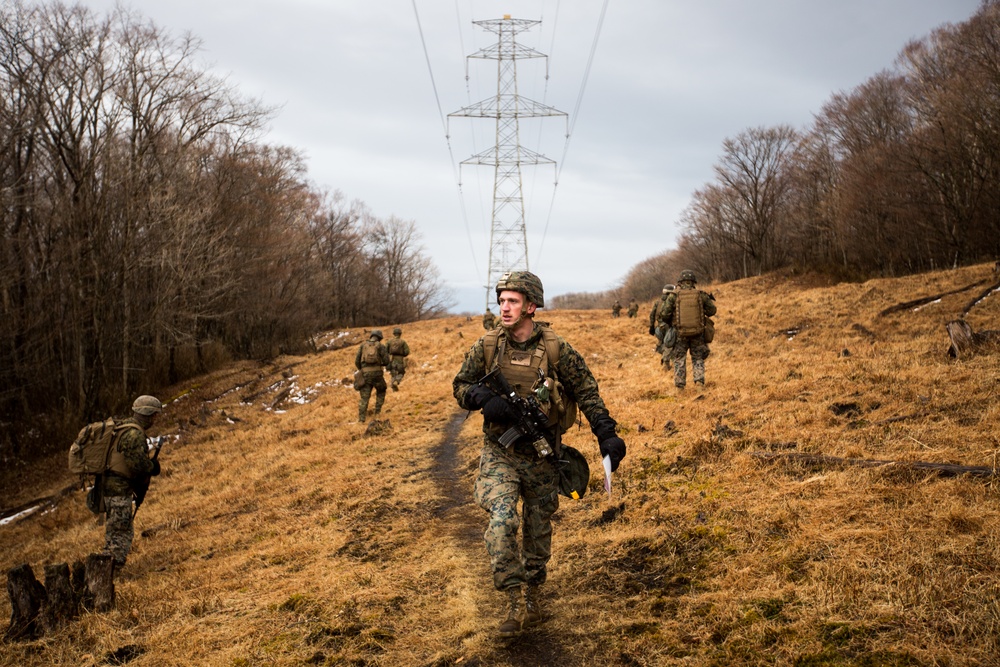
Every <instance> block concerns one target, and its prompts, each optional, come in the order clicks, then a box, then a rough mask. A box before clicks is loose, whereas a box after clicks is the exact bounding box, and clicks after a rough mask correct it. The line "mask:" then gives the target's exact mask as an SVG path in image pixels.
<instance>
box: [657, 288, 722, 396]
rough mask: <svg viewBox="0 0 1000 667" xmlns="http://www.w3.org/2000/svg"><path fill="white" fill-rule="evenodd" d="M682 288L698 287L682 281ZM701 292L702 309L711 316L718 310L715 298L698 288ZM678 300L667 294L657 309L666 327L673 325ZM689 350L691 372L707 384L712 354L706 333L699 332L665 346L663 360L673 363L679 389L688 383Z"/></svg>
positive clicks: (662, 324) (696, 378) (695, 377)
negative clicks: (670, 346) (706, 370)
mask: <svg viewBox="0 0 1000 667" xmlns="http://www.w3.org/2000/svg"><path fill="white" fill-rule="evenodd" d="M678 289H680V290H688V289H697V288H696V287H695V286H694V283H690V282H687V281H685V282H682V283H681V284H680V286H679V287H678ZM698 291H699V292H700V294H701V307H702V311H703V312H704V313H705V316H706V317H711V316H713V315H715V313H716V312H717V310H718V309H717V308H716V306H715V299H714V298H712V296H711V295H710V294H708V293H707V292H703V291H701V290H698ZM676 301H677V294H676V293H671V294H668V295H667V299H666V300H665V301H663V302H662V303H661V305H660V307H659V310H658V311H657V320H658V321H659V322H660V324H661V326H663V327H664V330H665V329H666V327H670V326H673V318H674V304H675V303H676ZM688 352H690V353H691V374H692V379H693V380H694V381H695V383H697V384H702V385H703V384H705V359H707V358H708V355H709V354H711V350H709V349H708V343H706V342H705V335H704V334H698V335H697V336H680V335H678V336H677V341H676V342H675V343H674V345H673V347H672V348H665V349H664V351H663V362H664V363H665V364H666V363H668V362H672V363H673V367H674V386H675V387H677V388H678V389H683V388H684V386H685V385H686V384H687V355H688Z"/></svg>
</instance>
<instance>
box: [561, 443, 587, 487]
mask: <svg viewBox="0 0 1000 667" xmlns="http://www.w3.org/2000/svg"><path fill="white" fill-rule="evenodd" d="M589 483H590V466H589V465H588V464H587V459H586V458H584V456H583V454H581V453H580V451H579V450H577V449H574V448H572V447H570V446H569V445H566V444H564V445H563V446H562V455H561V456H560V457H559V493H561V494H563V495H564V496H566V497H567V498H573V499H574V500H577V499H579V498H583V496H584V495H586V493H587V485H588V484H589Z"/></svg>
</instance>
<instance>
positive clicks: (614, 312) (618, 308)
mask: <svg viewBox="0 0 1000 667" xmlns="http://www.w3.org/2000/svg"><path fill="white" fill-rule="evenodd" d="M621 314H622V305H621V303H619V302H618V301H615V302H614V303H613V304H612V305H611V317H621Z"/></svg>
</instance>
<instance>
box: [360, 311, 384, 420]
mask: <svg viewBox="0 0 1000 667" xmlns="http://www.w3.org/2000/svg"><path fill="white" fill-rule="evenodd" d="M388 365H389V350H388V349H387V348H386V346H385V345H383V344H382V332H381V331H379V330H378V329H372V332H371V335H370V336H369V337H368V340H366V341H365V342H363V343H361V345H359V346H358V353H357V355H355V357H354V366H355V368H357V369H358V370H359V371H361V373H362V375H363V376H364V379H365V383H364V385H362V386H361V388H360V389H358V391H359V392H361V395H360V397H359V398H358V421H359V422H362V423H364V421H365V418H366V417H367V416H368V401H369V399H371V396H372V389H374V390H375V414H376V415H377V414H379V413H380V412H382V404H383V403H385V390H386V386H385V376H384V374H383V369H384V368H385V367H386V366H388Z"/></svg>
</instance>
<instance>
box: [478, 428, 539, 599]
mask: <svg viewBox="0 0 1000 667" xmlns="http://www.w3.org/2000/svg"><path fill="white" fill-rule="evenodd" d="M558 484H559V474H558V473H557V472H556V469H555V467H554V466H553V465H552V462H551V457H548V458H544V459H540V458H538V457H537V456H522V455H519V454H516V453H512V452H510V453H509V450H507V451H505V450H502V449H500V446H499V445H496V444H494V443H492V442H491V441H490V440H489V439H488V438H487V439H486V444H485V446H484V447H483V455H482V458H481V459H480V461H479V477H477V478H476V485H475V488H474V491H473V498H474V500H475V501H476V504H478V505H479V506H480V507H482V508H483V509H484V510H486V511H487V512H489V513H490V519H489V524H488V525H487V526H486V532H485V534H484V535H483V537H484V538H485V540H486V551H487V553H489V555H490V565H491V567H492V569H493V585H494V586H495V587H496V589H497V590H506V589H508V588H510V587H512V586H519V585H522V584H531V585H535V586H537V585H540V584H543V583H545V576H546V566H547V565H548V562H549V558H550V557H551V555H552V523H551V518H552V514H553V513H555V511H556V510H557V509H559V494H558ZM520 498H523V499H524V502H523V503H522V508H521V512H522V514H523V515H524V518H523V520H522V519H521V517H519V516H518V512H517V503H518V500H519V499H520ZM519 527H520V528H521V529H522V532H523V534H522V539H521V547H520V548H518V543H517V530H518V528H519Z"/></svg>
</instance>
